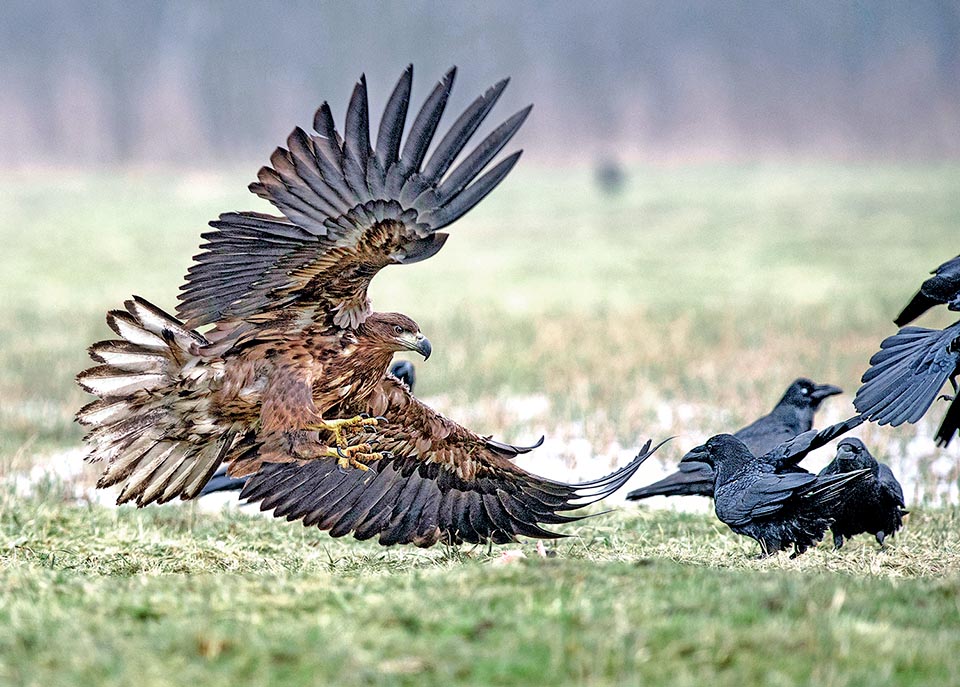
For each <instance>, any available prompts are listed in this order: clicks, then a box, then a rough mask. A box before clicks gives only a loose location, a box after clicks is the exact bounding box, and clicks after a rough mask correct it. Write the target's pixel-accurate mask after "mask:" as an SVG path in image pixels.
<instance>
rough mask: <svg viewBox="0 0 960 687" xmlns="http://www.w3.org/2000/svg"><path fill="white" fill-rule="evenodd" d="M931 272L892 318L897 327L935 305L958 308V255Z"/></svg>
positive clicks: (959, 264)
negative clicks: (930, 275)
mask: <svg viewBox="0 0 960 687" xmlns="http://www.w3.org/2000/svg"><path fill="white" fill-rule="evenodd" d="M931 274H932V275H933V276H932V277H930V278H929V279H927V280H926V281H925V282H923V284H921V285H920V290H919V291H917V293H916V294H914V296H913V298H912V299H911V300H910V302H909V303H907V305H906V306H905V307H904V309H903V310H902V311H901V312H900V314H899V315H898V316H897V319H895V320H894V323H895V324H896V325H897V326H898V327H902V326H903V325H905V324H909V323H911V322H913V321H914V320H915V319H917V318H918V317H920V316H921V315H922V314H923V313H925V312H926V311H927V310H929V309H930V308H932V307H933V306H935V305H946V306H947V307H948V308H950V309H951V310H960V255H958V256H957V257H955V258H952V259H951V260H947V261H946V262H945V263H943V264H942V265H940V267H938V268H937V269H935V270H933V272H931Z"/></svg>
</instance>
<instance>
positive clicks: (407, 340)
mask: <svg viewBox="0 0 960 687" xmlns="http://www.w3.org/2000/svg"><path fill="white" fill-rule="evenodd" d="M399 341H400V343H401V344H402V345H403V347H404V348H406V349H407V350H409V351H416V352H417V353H419V354H420V355H422V356H423V359H424V360H426V359H427V358H429V357H430V354H431V353H433V346H431V345H430V339H428V338H427V337H425V336H424V335H423V334H421V333H420V332H417V333H416V334H411V333H409V332H404V333H403V335H402V336H400V337H399Z"/></svg>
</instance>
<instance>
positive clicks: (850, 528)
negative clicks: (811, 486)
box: [820, 438, 908, 549]
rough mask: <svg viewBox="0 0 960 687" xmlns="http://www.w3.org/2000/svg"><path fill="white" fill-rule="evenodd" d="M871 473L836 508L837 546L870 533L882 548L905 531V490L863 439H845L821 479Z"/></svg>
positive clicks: (835, 532) (834, 525) (835, 542)
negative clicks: (878, 460)
mask: <svg viewBox="0 0 960 687" xmlns="http://www.w3.org/2000/svg"><path fill="white" fill-rule="evenodd" d="M864 468H866V469H868V470H870V474H869V475H867V477H866V478H865V479H862V480H859V481H858V482H857V483H856V484H854V485H852V486H851V487H850V488H849V489H848V490H847V492H846V494H845V495H844V497H843V499H842V500H841V501H840V502H839V503H838V504H837V506H836V507H835V508H834V511H833V515H834V518H835V520H834V522H833V524H832V525H831V526H830V530H831V531H832V532H833V545H834V546H835V547H836V548H838V549H839V548H840V547H841V546H843V539H844V537H846V538H847V539H849V538H850V537H852V536H854V535H856V534H861V533H864V532H868V533H870V534H872V535H874V536H876V538H877V541H878V542H879V543H880V547H881V548H882V547H883V541H884V539H885V538H886V537H888V536H892V535H893V534H894V533H895V532H896V531H897V530H899V529H900V528H901V527H903V516H904V515H906V514H907V512H908V511H907V510H906V509H905V504H904V501H903V489H902V488H901V487H900V483H899V482H898V481H897V478H896V477H894V476H893V472H892V471H891V470H890V468H889V467H888V466H887V465H885V464H883V463H878V462H877V459H876V458H874V457H873V456H872V455H870V451H868V450H867V447H866V446H864V445H863V442H862V441H860V440H859V439H853V438H851V439H844V440H843V441H841V442H840V443H839V444H837V457H836V458H834V459H833V460H832V461H831V462H830V464H829V465H828V466H827V467H825V468H824V469H823V470H821V471H820V477H827V476H829V475H839V474H843V473H848V472H853V471H854V470H862V469H864Z"/></svg>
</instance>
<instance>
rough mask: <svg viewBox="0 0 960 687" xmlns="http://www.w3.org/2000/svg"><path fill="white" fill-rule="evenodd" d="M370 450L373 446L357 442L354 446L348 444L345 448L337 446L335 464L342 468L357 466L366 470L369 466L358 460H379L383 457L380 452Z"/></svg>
mask: <svg viewBox="0 0 960 687" xmlns="http://www.w3.org/2000/svg"><path fill="white" fill-rule="evenodd" d="M372 451H373V446H371V445H370V444H357V445H356V446H348V447H346V448H340V447H339V446H338V447H337V448H336V452H337V456H338V457H337V465H339V466H340V469H342V470H346V469H347V468H358V469H360V470H362V471H363V472H366V471H367V470H369V469H370V468H369V467H367V466H366V465H364V464H363V463H362V462H360V461H372V460H379V459H380V458H382V457H383V456H382V455H381V454H380V453H373V452H372Z"/></svg>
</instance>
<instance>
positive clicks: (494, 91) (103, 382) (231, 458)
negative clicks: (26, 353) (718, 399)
mask: <svg viewBox="0 0 960 687" xmlns="http://www.w3.org/2000/svg"><path fill="white" fill-rule="evenodd" d="M455 75H456V69H455V68H454V69H451V70H450V71H448V72H447V73H446V75H445V76H444V77H443V78H442V79H441V80H440V82H439V83H437V85H436V86H435V87H434V88H433V89H432V90H431V91H430V93H429V95H428V96H427V98H426V101H425V102H424V103H423V105H422V106H421V107H420V109H419V110H418V111H417V113H416V115H415V116H414V117H413V122H412V124H410V126H409V127H406V120H407V111H408V108H409V104H410V91H411V85H412V80H413V68H412V66H409V67H407V69H406V70H405V71H404V72H403V74H402V75H401V77H400V79H399V81H398V82H397V84H396V86H395V87H394V89H393V91H392V93H391V94H390V96H389V98H388V99H387V102H386V106H385V108H384V111H383V115H382V116H381V118H380V122H379V127H378V129H377V139H376V146H375V147H373V146H372V145H371V142H370V122H369V113H368V105H367V85H366V79H365V78H364V77H361V78H360V80H359V81H358V82H357V84H356V86H355V87H354V89H353V93H352V96H351V98H350V101H349V104H348V107H347V113H346V121H345V124H344V130H343V135H342V136H341V134H340V133H339V132H338V130H337V128H336V126H335V125H334V120H333V116H332V114H331V110H330V107H329V105H328V104H327V103H326V102H325V103H323V104H322V105H321V106H320V108H319V109H318V110H317V111H316V114H315V116H314V119H313V129H314V133H312V134H311V133H307V132H306V131H304V130H303V129H301V128H299V127H298V128H296V129H294V130H293V132H292V133H291V134H290V136H289V137H288V138H287V141H286V147H279V148H277V149H276V150H275V151H274V153H273V155H272V156H271V157H270V165H269V166H265V167H262V168H261V169H260V171H259V173H258V175H257V181H256V182H254V183H252V184H251V185H250V187H249V188H250V190H251V191H252V192H253V193H255V194H256V195H257V196H260V197H261V198H264V199H266V200H267V201H269V203H271V204H272V205H273V207H274V208H275V209H276V210H277V211H278V212H279V214H278V215H273V214H262V213H259V212H228V213H225V214H222V215H220V216H219V218H218V219H216V220H215V221H212V222H210V225H211V227H212V229H213V230H212V231H210V232H208V233H204V234H202V235H201V237H202V239H204V242H203V243H202V244H201V246H200V252H199V254H198V255H196V256H195V258H194V262H193V264H192V265H191V266H190V268H189V269H188V271H187V275H186V277H185V283H184V284H183V286H182V287H181V293H180V294H179V301H180V302H179V304H178V305H177V311H176V313H177V316H173V315H171V314H168V313H166V312H164V311H163V310H161V309H160V308H158V307H156V306H155V305H153V304H151V303H150V302H149V301H147V300H145V299H143V298H141V297H139V296H134V297H133V298H131V299H130V300H128V301H126V303H125V305H124V307H123V308H122V309H117V310H113V311H111V312H109V313H108V314H107V318H106V319H107V324H108V326H109V327H110V328H111V329H112V330H113V332H114V333H115V334H116V336H117V338H114V339H111V340H108V341H101V342H99V343H95V344H93V345H92V346H91V347H90V348H89V353H90V356H91V358H92V359H93V360H94V362H95V363H96V365H94V366H93V367H91V368H90V369H87V370H86V371H84V372H82V373H80V374H79V375H78V377H77V379H78V383H79V385H80V386H81V387H82V388H83V389H84V390H86V391H87V392H89V393H91V394H93V395H95V396H97V397H98V399H97V400H94V401H93V402H91V403H89V404H87V405H86V406H84V407H83V408H82V409H81V410H80V411H79V412H78V413H77V420H78V422H80V423H81V424H82V425H84V426H86V427H87V428H88V431H87V434H86V436H85V441H86V442H87V444H88V445H89V455H88V460H91V461H101V462H102V463H104V469H103V472H102V474H101V476H100V479H99V481H98V484H97V486H98V487H101V488H105V487H111V486H114V485H119V486H120V487H121V488H120V491H119V495H118V498H117V503H118V504H121V503H125V502H134V503H136V505H137V506H145V505H147V504H150V503H154V502H157V503H164V502H167V501H170V500H172V499H174V498H178V497H179V498H180V499H192V498H194V497H196V496H197V495H198V494H199V493H200V492H201V490H202V489H203V487H204V485H206V483H207V481H208V480H209V479H210V477H211V475H213V474H214V472H215V471H216V470H217V468H218V467H219V466H220V465H221V464H225V465H226V466H227V474H228V475H229V476H231V477H246V478H247V481H246V485H245V487H244V489H243V491H242V493H241V497H242V498H246V499H248V500H249V501H253V502H259V504H260V508H261V510H272V511H273V515H274V516H275V517H285V518H286V519H287V520H289V521H294V520H300V521H302V523H303V525H304V526H316V527H318V528H319V529H321V530H326V531H328V532H329V533H330V534H331V535H333V536H335V537H337V536H343V535H346V534H348V533H352V534H353V536H354V537H356V538H357V539H369V538H372V537H375V536H376V537H378V541H379V543H381V544H384V545H391V544H414V545H417V546H421V547H426V546H431V545H433V544H435V543H437V542H439V541H444V542H448V543H464V542H466V543H485V542H490V541H492V542H494V543H506V542H511V541H515V540H516V538H517V537H518V536H520V535H522V536H528V537H538V538H554V537H559V536H562V535H560V534H559V533H556V532H554V531H551V530H549V529H547V528H546V527H545V526H550V525H556V524H560V523H567V522H572V521H575V520H579V519H580V518H581V517H584V516H582V515H579V516H578V515H570V514H568V511H572V510H574V509H577V508H580V507H582V506H584V505H587V504H590V503H593V502H595V501H597V500H599V499H602V498H604V497H606V496H608V495H610V494H611V493H613V492H614V491H615V490H617V489H619V488H620V487H621V486H622V485H623V484H624V483H625V482H626V481H627V480H628V479H629V478H630V477H631V476H632V475H633V474H634V472H635V471H636V470H637V468H638V467H639V466H640V464H641V463H642V462H643V461H644V460H645V459H646V458H647V457H648V456H649V455H651V454H652V453H653V452H654V451H655V450H656V449H657V448H659V445H657V446H655V447H651V442H650V441H647V442H646V444H645V445H644V446H643V448H642V450H641V451H640V452H639V454H638V455H637V457H636V458H634V459H633V460H632V461H631V462H630V463H629V464H627V465H626V466H624V467H622V468H620V469H619V470H617V471H615V472H613V473H612V474H609V475H607V476H606V477H602V478H599V479H596V480H592V481H588V482H583V483H579V484H567V483H564V482H560V481H555V480H551V479H547V478H544V477H540V476H538V475H535V474H532V473H530V472H528V471H526V470H523V469H521V468H520V467H518V466H517V465H516V464H515V463H514V459H515V458H516V457H517V456H518V455H520V454H523V453H527V452H529V451H531V450H532V449H534V448H537V447H538V446H539V445H540V444H542V442H543V438H541V439H540V441H539V442H538V443H537V444H535V445H533V446H514V445H511V444H507V443H502V442H500V441H496V440H494V439H493V438H491V437H490V436H484V435H481V434H478V433H476V432H473V431H471V430H469V429H467V428H465V427H463V426H461V425H459V424H457V423H456V422H453V421H452V420H449V419H448V418H446V417H444V416H443V415H441V414H440V413H438V412H436V411H434V410H433V409H431V408H430V407H428V406H427V405H426V404H424V403H423V402H422V401H420V400H419V399H417V398H416V397H415V396H414V395H413V393H412V392H411V391H410V389H409V388H408V387H407V385H406V384H404V383H402V382H401V381H399V380H398V379H397V378H396V377H395V376H394V375H392V374H390V372H389V366H390V363H391V359H392V357H393V355H394V353H396V352H399V351H413V352H416V353H418V354H420V355H422V356H423V358H424V359H425V360H426V359H427V358H428V357H429V356H430V353H431V351H432V344H431V342H430V341H429V339H427V338H426V337H425V336H424V335H423V333H422V332H421V331H420V327H419V326H418V325H417V323H416V322H414V321H413V320H412V319H411V318H409V317H407V316H406V315H403V314H400V313H391V312H377V311H374V310H373V309H372V307H371V303H370V299H369V297H368V296H367V290H368V286H369V284H370V281H371V280H372V279H373V278H374V276H376V274H377V273H378V272H379V271H380V270H381V269H383V268H384V267H387V266H389V265H407V264H411V263H416V262H420V261H422V260H425V259H427V258H430V257H432V256H434V255H435V254H436V253H437V252H438V251H440V249H441V248H443V246H444V243H445V242H446V240H447V234H446V233H443V232H441V231H440V230H441V229H443V228H444V227H446V226H448V225H450V224H451V223H453V222H454V221H456V220H457V219H458V218H460V217H461V216H462V215H464V213H466V212H468V211H469V210H470V209H471V208H473V207H474V206H475V205H476V204H477V203H478V202H480V201H481V200H482V199H483V198H484V197H486V196H487V195H488V194H489V193H490V192H491V191H492V190H493V189H494V188H495V187H496V186H497V185H498V184H499V183H500V182H501V181H503V179H504V177H506V176H507V174H508V173H509V172H510V170H511V169H512V168H513V166H514V165H515V164H516V162H517V160H518V159H519V157H520V154H521V152H522V151H519V150H518V151H516V152H513V153H511V154H509V155H507V156H506V157H504V158H503V159H501V160H500V161H498V162H496V163H493V162H494V159H495V158H496V157H497V156H498V155H499V153H500V152H501V150H502V149H503V148H504V146H505V145H506V144H507V143H508V142H509V141H510V139H511V138H512V137H513V135H514V134H515V133H516V132H517V130H518V129H519V128H520V126H521V124H523V122H524V120H525V119H526V118H527V115H528V114H529V112H530V109H531V107H529V106H528V107H525V108H523V109H521V110H520V111H519V112H517V113H516V114H514V115H513V116H511V117H509V118H508V119H506V121H504V122H503V123H502V124H500V125H499V126H497V127H496V128H494V129H493V131H491V132H490V133H489V134H488V135H487V136H486V137H485V138H484V139H483V140H482V141H480V143H478V144H477V145H476V146H475V147H473V149H472V150H470V151H469V152H468V153H466V154H464V151H465V149H466V146H467V144H468V142H469V140H470V139H471V137H472V136H473V134H474V133H475V132H476V131H477V129H478V127H479V126H480V125H481V123H482V122H483V121H484V120H485V118H486V117H487V115H488V114H489V112H490V111H491V109H492V108H493V106H494V105H495V103H496V102H497V100H498V99H499V98H500V96H501V94H502V93H503V91H504V88H506V86H507V82H508V80H507V79H504V80H503V81H500V82H499V83H497V84H495V85H494V86H492V87H491V88H489V89H488V90H487V91H486V92H484V93H483V94H482V95H480V96H479V97H478V98H476V99H475V100H474V101H473V102H472V103H471V104H470V105H469V106H468V107H467V108H466V109H465V110H464V111H463V112H462V114H460V116H459V117H457V119H456V120H455V121H454V122H453V124H452V125H451V126H450V128H449V130H447V132H446V133H445V134H444V135H443V136H442V137H441V138H440V140H439V142H437V143H435V144H433V143H432V142H433V140H434V135H435V134H436V132H437V129H438V126H439V123H440V120H441V116H442V114H443V112H444V109H445V107H446V104H447V100H448V98H449V95H450V91H451V87H452V85H453V82H454V77H455ZM401 139H402V140H401ZM431 145H432V151H431V152H430V155H429V156H428V155H427V153H428V149H430V148H431ZM455 162H456V163H457V164H456V165H455V164H454V163H455Z"/></svg>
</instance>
